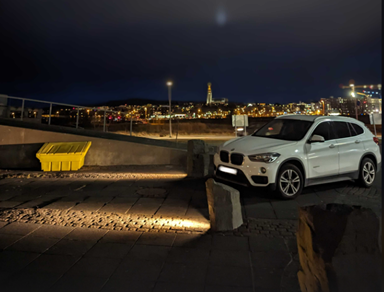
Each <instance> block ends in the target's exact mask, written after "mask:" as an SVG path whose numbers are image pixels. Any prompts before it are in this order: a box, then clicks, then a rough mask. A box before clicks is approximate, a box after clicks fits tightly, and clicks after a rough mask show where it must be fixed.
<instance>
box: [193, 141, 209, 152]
mask: <svg viewBox="0 0 384 292" xmlns="http://www.w3.org/2000/svg"><path fill="white" fill-rule="evenodd" d="M208 150H209V148H208V145H207V144H206V143H205V142H204V141H203V140H197V139H194V140H189V141H188V153H191V154H193V155H197V154H204V153H208Z"/></svg>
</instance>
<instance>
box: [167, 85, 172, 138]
mask: <svg viewBox="0 0 384 292" xmlns="http://www.w3.org/2000/svg"><path fill="white" fill-rule="evenodd" d="M167 86H168V100H169V110H168V114H169V138H172V122H171V109H172V108H171V88H172V82H171V81H168V82H167Z"/></svg>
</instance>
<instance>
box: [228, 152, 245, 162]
mask: <svg viewBox="0 0 384 292" xmlns="http://www.w3.org/2000/svg"><path fill="white" fill-rule="evenodd" d="M243 161H244V156H243V155H242V154H238V153H232V154H231V163H232V164H234V165H242V164H243Z"/></svg>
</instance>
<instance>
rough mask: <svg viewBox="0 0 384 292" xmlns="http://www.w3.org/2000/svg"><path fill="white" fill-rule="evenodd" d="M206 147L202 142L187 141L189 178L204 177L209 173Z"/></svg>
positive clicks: (208, 158) (208, 156)
mask: <svg viewBox="0 0 384 292" xmlns="http://www.w3.org/2000/svg"><path fill="white" fill-rule="evenodd" d="M208 151H209V148H208V145H207V144H205V142H204V141H203V140H189V141H188V154H187V174H188V176H189V177H196V178H199V177H205V176H207V175H208V174H209V173H210V172H209V170H210V162H211V158H210V155H209V153H208Z"/></svg>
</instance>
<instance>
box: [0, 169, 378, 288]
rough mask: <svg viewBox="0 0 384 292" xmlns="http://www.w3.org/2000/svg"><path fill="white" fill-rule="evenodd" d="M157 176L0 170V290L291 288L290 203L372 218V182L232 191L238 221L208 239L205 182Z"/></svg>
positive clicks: (295, 264)
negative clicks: (285, 193) (297, 191)
mask: <svg viewBox="0 0 384 292" xmlns="http://www.w3.org/2000/svg"><path fill="white" fill-rule="evenodd" d="M159 172H161V170H160V169H159V170H158V171H157V172H156V171H146V170H145V169H136V170H135V171H133V170H132V171H131V172H127V171H126V169H124V168H121V169H119V168H117V169H115V170H114V172H112V173H108V172H107V171H105V172H102V171H101V170H100V168H95V169H87V171H85V170H83V171H81V172H79V173H76V174H72V173H65V174H62V173H41V172H16V173H14V172H12V173H11V172H7V173H4V172H3V173H0V176H1V178H2V179H1V178H0V280H1V281H2V283H3V284H2V290H4V291H39V292H40V291H100V292H106V291H125V289H127V287H129V289H130V291H140V292H141V291H151V292H159V291H207V292H208V291H254V292H257V291H280V292H298V291H299V287H298V283H297V276H296V273H297V271H298V268H299V261H298V255H297V247H296V239H295V232H296V229H297V213H298V212H297V210H298V208H299V206H306V205H313V204H323V203H347V204H354V205H361V206H364V207H368V208H372V209H373V210H374V211H375V212H376V213H377V214H378V215H381V200H382V195H381V176H380V177H378V178H379V180H377V182H375V185H374V186H373V187H372V188H370V189H363V188H359V187H357V186H356V185H355V184H354V183H353V182H341V183H336V184H329V185H323V186H316V187H311V188H307V189H305V190H304V193H303V194H302V195H301V196H300V197H298V198H297V199H296V200H294V201H280V200H276V199H275V198H274V197H273V195H272V194H271V193H269V192H266V191H264V190H262V189H243V188H239V190H240V193H241V203H242V206H243V217H244V224H243V225H242V226H241V227H239V228H237V229H236V230H234V231H231V232H220V233H212V232H210V230H209V221H208V209H207V200H206V196H205V189H204V180H194V179H188V178H185V174H184V173H183V172H180V171H178V170H173V169H171V170H169V171H168V172H167V173H162V174H161V173H160V174H159ZM163 172H164V170H163Z"/></svg>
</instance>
